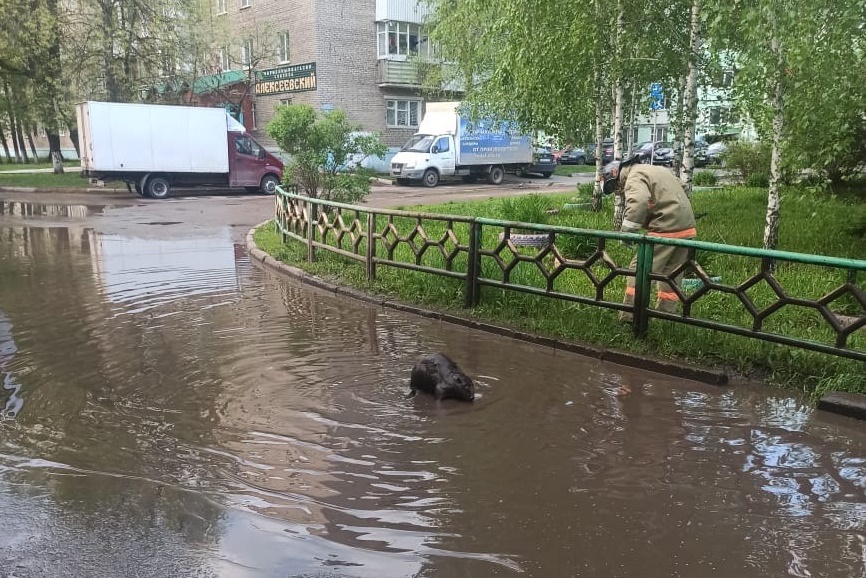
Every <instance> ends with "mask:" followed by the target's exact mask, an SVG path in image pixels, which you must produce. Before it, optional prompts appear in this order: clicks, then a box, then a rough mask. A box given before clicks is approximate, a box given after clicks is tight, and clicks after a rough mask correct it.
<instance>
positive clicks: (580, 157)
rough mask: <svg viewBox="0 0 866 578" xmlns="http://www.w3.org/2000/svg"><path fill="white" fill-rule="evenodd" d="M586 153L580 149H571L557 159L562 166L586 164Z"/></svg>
mask: <svg viewBox="0 0 866 578" xmlns="http://www.w3.org/2000/svg"><path fill="white" fill-rule="evenodd" d="M586 159H587V155H586V151H585V150H583V149H582V148H578V147H575V148H571V149H568V150H567V151H565V152H564V153H562V156H560V157H559V162H560V163H562V164H564V165H583V164H586Z"/></svg>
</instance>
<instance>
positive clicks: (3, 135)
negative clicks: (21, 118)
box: [0, 122, 12, 164]
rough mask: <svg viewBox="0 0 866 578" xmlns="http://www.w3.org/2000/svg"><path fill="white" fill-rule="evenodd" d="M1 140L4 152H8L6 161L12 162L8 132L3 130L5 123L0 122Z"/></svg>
mask: <svg viewBox="0 0 866 578" xmlns="http://www.w3.org/2000/svg"><path fill="white" fill-rule="evenodd" d="M0 142H2V143H3V152H4V153H5V154H6V162H7V163H10V164H11V163H12V156H11V155H10V154H9V143H8V142H6V133H5V132H4V131H3V123H2V122H0Z"/></svg>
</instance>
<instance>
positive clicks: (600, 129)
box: [592, 0, 604, 211]
mask: <svg viewBox="0 0 866 578" xmlns="http://www.w3.org/2000/svg"><path fill="white" fill-rule="evenodd" d="M598 2H599V0H596V4H598ZM602 79H603V77H602V74H601V66H599V65H598V64H597V65H596V66H595V186H594V187H593V188H592V210H593V211H600V210H601V195H602V193H601V169H602V163H601V143H602V141H603V140H604V126H603V125H602V116H603V114H604V103H603V102H602V98H601V95H602V92H603V91H604V87H603V86H602Z"/></svg>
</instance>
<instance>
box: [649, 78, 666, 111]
mask: <svg viewBox="0 0 866 578" xmlns="http://www.w3.org/2000/svg"><path fill="white" fill-rule="evenodd" d="M664 98H665V96H664V92H663V91H662V85H661V83H658V82H653V83H652V84H651V85H650V110H661V109H662V101H663V100H664Z"/></svg>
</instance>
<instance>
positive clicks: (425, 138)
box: [400, 134, 436, 153]
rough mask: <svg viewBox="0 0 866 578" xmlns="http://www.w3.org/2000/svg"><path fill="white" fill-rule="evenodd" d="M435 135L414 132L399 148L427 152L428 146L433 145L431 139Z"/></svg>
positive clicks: (434, 138)
mask: <svg viewBox="0 0 866 578" xmlns="http://www.w3.org/2000/svg"><path fill="white" fill-rule="evenodd" d="M434 140H436V137H435V136H433V135H430V134H416V135H415V136H413V137H412V138H410V139H409V140H408V141H406V144H404V145H403V148H402V149H400V150H403V151H411V152H416V153H429V152H430V147H431V146H433V141H434Z"/></svg>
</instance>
